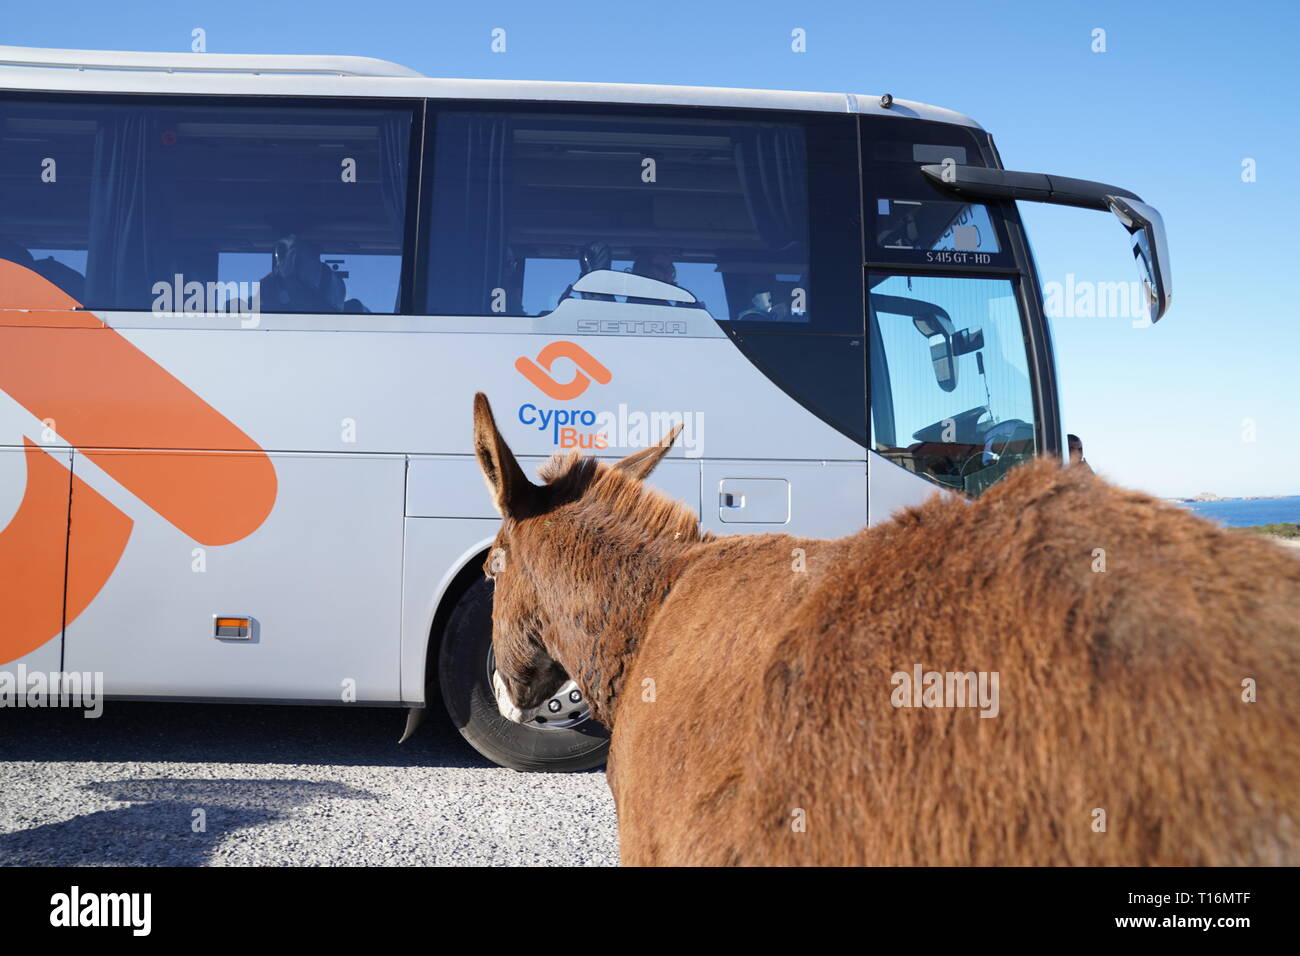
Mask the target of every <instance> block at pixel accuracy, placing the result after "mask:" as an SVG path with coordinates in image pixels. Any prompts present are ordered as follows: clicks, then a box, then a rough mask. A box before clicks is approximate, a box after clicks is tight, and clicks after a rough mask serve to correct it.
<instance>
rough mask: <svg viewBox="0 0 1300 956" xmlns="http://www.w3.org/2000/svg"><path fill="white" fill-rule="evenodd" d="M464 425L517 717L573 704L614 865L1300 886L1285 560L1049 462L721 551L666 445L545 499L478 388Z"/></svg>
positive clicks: (510, 712)
mask: <svg viewBox="0 0 1300 956" xmlns="http://www.w3.org/2000/svg"><path fill="white" fill-rule="evenodd" d="M474 430H475V446H476V451H477V453H478V457H479V460H480V462H481V464H482V466H483V470H484V472H485V474H486V476H487V479H488V484H489V486H490V488H491V490H492V493H493V496H494V498H495V500H496V503H497V507H498V508H499V510H500V511H501V514H502V517H503V519H504V520H503V521H502V525H501V531H500V534H499V535H498V537H497V541H496V545H497V547H499V548H501V549H503V550H502V554H501V555H500V556H501V557H503V558H504V568H502V569H500V570H498V571H497V573H496V574H495V581H496V585H495V599H494V601H495V604H494V609H493V631H494V633H493V642H494V647H495V653H496V660H497V667H498V672H499V679H498V681H497V685H498V700H499V703H500V704H501V707H502V712H503V713H505V714H506V715H507V716H511V717H513V718H514V719H517V720H518V719H525V720H526V719H528V718H529V717H530V716H531V712H532V711H533V710H534V709H535V708H537V707H538V706H539V705H540V704H541V703H542V702H543V701H545V700H546V698H547V697H548V696H549V695H550V694H551V693H552V692H554V691H555V689H556V688H557V687H558V686H559V685H560V684H561V683H562V682H563V681H564V680H566V679H567V676H572V678H573V679H574V680H575V681H577V683H578V685H579V686H580V687H581V688H582V690H583V692H584V693H585V694H586V695H587V697H588V699H589V700H590V702H591V705H592V708H593V712H594V714H595V716H596V718H597V719H599V720H600V721H601V722H602V723H604V724H605V725H606V726H608V727H609V728H610V729H611V730H612V731H613V743H612V746H611V751H610V761H609V769H608V775H609V784H610V787H611V789H612V790H613V794H614V799H615V802H616V804H617V807H618V823H619V840H620V844H621V853H622V860H623V862H624V863H630V864H648V863H666V864H798V863H804V864H835V863H866V864H1057V863H1064V864H1252V863H1268V864H1297V863H1300V561H1297V560H1296V558H1295V557H1294V556H1293V555H1291V554H1289V553H1287V552H1286V551H1284V550H1283V549H1282V548H1280V547H1278V546H1276V545H1274V544H1272V543H1270V542H1267V541H1263V540H1256V539H1255V538H1254V537H1252V536H1250V535H1247V534H1244V533H1240V532H1237V533H1234V532H1228V531H1223V530H1220V529H1218V528H1216V527H1214V526H1212V525H1210V524H1209V523H1207V522H1205V521H1202V520H1200V519H1199V518H1196V517H1194V516H1192V515H1190V514H1187V513H1185V512H1183V511H1181V510H1180V509H1178V508H1176V507H1173V506H1170V505H1165V504H1162V503H1160V502H1158V501H1155V500H1154V499H1152V498H1149V497H1146V496H1144V495H1141V494H1136V493H1134V492H1129V491H1123V490H1120V489H1118V488H1115V487H1112V486H1110V485H1108V484H1106V483H1105V482H1103V481H1102V480H1100V479H1098V478H1096V477H1094V476H1092V475H1091V474H1089V473H1087V472H1085V471H1083V470H1082V469H1078V468H1062V467H1060V466H1058V465H1056V464H1052V463H1048V462H1041V463H1036V464H1032V465H1027V466H1024V467H1021V468H1019V469H1017V470H1016V471H1014V472H1013V473H1012V474H1010V475H1009V476H1008V477H1007V478H1006V479H1005V480H1004V481H1003V482H1002V483H1001V484H999V485H998V486H996V487H994V488H993V489H992V490H990V491H989V492H988V493H987V494H986V495H985V496H984V497H983V498H981V499H979V500H978V501H975V502H973V503H968V502H966V501H961V500H956V499H953V498H946V499H944V498H940V497H938V496H936V497H935V498H932V499H931V500H930V501H929V502H928V503H926V504H925V505H923V506H921V507H919V508H911V509H908V510H907V511H905V512H902V513H901V514H899V515H898V516H897V517H895V518H894V519H893V520H892V521H890V522H888V523H886V524H883V525H880V526H878V527H875V528H871V529H868V530H865V531H862V532H859V533H858V534H854V535H850V536H849V537H846V538H841V539H838V540H833V541H823V540H815V539H808V538H795V537H790V536H788V535H781V534H769V535H756V536H746V537H733V538H713V537H712V536H709V535H705V534H701V533H700V531H699V529H698V525H697V523H696V518H695V515H694V514H693V513H691V512H690V511H689V510H688V509H687V508H685V507H684V506H681V505H679V504H677V503H675V502H673V501H670V500H669V499H668V498H666V497H664V496H662V495H660V494H658V493H657V492H654V491H652V490H650V489H649V488H646V487H645V486H643V485H642V483H641V482H642V479H643V478H645V477H646V475H648V474H649V473H650V471H651V470H652V469H653V468H654V466H655V465H656V464H657V463H658V461H659V459H660V458H662V457H663V455H664V454H665V452H666V451H667V450H668V446H669V444H671V441H672V437H673V436H669V438H668V439H666V440H665V441H664V442H662V443H661V444H660V445H658V446H655V447H652V448H649V449H646V450H645V451H641V452H638V453H636V454H634V455H632V456H630V457H629V458H626V459H624V460H623V461H621V462H619V463H618V464H615V465H608V464H598V463H597V462H596V461H594V460H593V459H590V458H578V457H571V458H568V459H559V458H557V459H553V460H552V461H551V462H550V463H549V464H548V465H547V466H546V467H545V469H544V471H543V473H542V475H543V478H544V479H545V481H546V483H545V484H544V485H541V486H538V485H534V484H532V483H530V482H529V481H528V479H527V478H526V477H525V476H524V473H523V471H522V470H521V469H520V467H519V464H518V463H517V462H516V461H515V458H514V456H513V455H512V454H511V452H510V449H509V448H508V447H507V446H506V443H505V442H504V441H503V440H502V438H501V434H500V433H499V432H498V430H497V428H496V424H495V422H494V421H493V419H492V412H491V409H490V408H489V406H488V402H487V399H486V398H485V397H484V396H483V395H481V394H480V395H478V396H477V397H476V398H475V403H474ZM498 567H499V568H500V565H499V564H498ZM972 705H974V706H972Z"/></svg>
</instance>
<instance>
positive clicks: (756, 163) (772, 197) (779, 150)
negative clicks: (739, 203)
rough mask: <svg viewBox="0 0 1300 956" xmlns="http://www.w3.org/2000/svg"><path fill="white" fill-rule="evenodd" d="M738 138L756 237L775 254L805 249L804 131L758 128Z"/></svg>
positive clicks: (738, 157) (738, 161)
mask: <svg viewBox="0 0 1300 956" xmlns="http://www.w3.org/2000/svg"><path fill="white" fill-rule="evenodd" d="M734 135H735V144H736V145H735V150H736V169H737V171H738V172H739V174H740V182H741V186H742V188H743V189H744V191H745V202H746V204H747V205H748V206H749V214H750V216H751V217H752V218H753V220H754V226H755V228H756V229H757V230H758V234H759V235H760V236H761V237H762V239H763V241H764V242H765V243H767V246H768V248H769V249H770V250H771V251H773V252H792V251H796V250H798V249H801V248H802V247H803V245H804V244H805V243H806V242H807V233H808V172H807V169H808V163H807V156H806V148H805V145H804V135H803V130H801V129H798V128H795V127H785V126H758V127H752V128H749V129H742V130H738V131H737V132H736V133H735V134H734Z"/></svg>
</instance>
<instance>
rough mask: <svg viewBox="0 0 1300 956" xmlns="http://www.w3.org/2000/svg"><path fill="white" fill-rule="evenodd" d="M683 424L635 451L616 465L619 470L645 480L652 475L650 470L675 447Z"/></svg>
mask: <svg viewBox="0 0 1300 956" xmlns="http://www.w3.org/2000/svg"><path fill="white" fill-rule="evenodd" d="M682 427H683V426H682V424H681V423H679V424H678V425H677V426H676V427H675V428H673V430H672V431H670V432H669V433H668V434H667V435H665V436H664V437H663V438H661V439H659V441H657V442H656V443H655V444H653V445H651V446H650V447H649V448H642V449H641V450H640V451H634V452H633V453H632V454H630V455H628V456H627V457H626V458H624V459H623V460H622V461H620V462H619V463H618V464H617V465H615V466H614V467H615V468H617V469H618V470H619V471H625V472H627V473H628V474H629V475H631V476H632V477H633V478H638V479H640V480H641V481H645V480H646V479H647V478H648V477H650V472H652V471H654V470H655V465H657V464H659V462H660V461H661V460H662V459H663V457H664V455H666V454H668V449H669V448H672V447H673V442H674V441H676V439H677V436H678V435H680V434H681V431H682Z"/></svg>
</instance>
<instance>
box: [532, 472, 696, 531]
mask: <svg viewBox="0 0 1300 956" xmlns="http://www.w3.org/2000/svg"><path fill="white" fill-rule="evenodd" d="M538 476H539V477H540V478H541V479H542V480H543V481H544V482H546V490H547V493H548V494H547V498H548V500H547V502H546V505H545V506H544V508H543V510H550V509H551V508H554V507H558V506H559V505H562V504H567V503H569V502H576V501H580V502H581V507H582V509H583V510H584V512H586V511H589V510H595V509H601V510H603V511H606V512H607V513H608V514H609V515H610V516H611V517H613V518H615V519H617V520H620V521H624V522H628V523H631V524H633V525H634V526H636V527H637V528H638V529H639V530H640V531H642V532H643V533H644V534H645V535H647V536H648V537H650V538H671V539H672V540H674V541H677V542H679V543H682V544H693V543H697V542H701V541H712V540H713V539H714V536H713V535H712V534H711V533H709V532H702V531H700V525H699V519H698V517H696V514H695V512H694V511H692V510H691V509H690V508H689V507H687V506H686V505H685V504H683V503H682V502H680V501H677V500H676V499H674V498H670V497H668V496H667V495H666V494H664V493H663V492H661V491H658V490H656V489H654V488H651V487H650V486H649V485H646V484H644V483H643V482H642V481H640V480H639V479H638V478H635V477H633V476H632V475H629V474H628V473H627V472H625V471H622V470H621V469H619V468H615V467H614V466H613V465H610V464H607V463H606V462H603V461H599V460H598V459H595V458H588V457H585V456H583V455H580V454H579V453H577V452H569V453H568V454H567V455H566V454H560V455H552V456H551V458H550V460H549V461H547V462H546V463H545V464H544V465H542V467H541V468H540V469H539V470H538Z"/></svg>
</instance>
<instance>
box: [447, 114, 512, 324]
mask: <svg viewBox="0 0 1300 956" xmlns="http://www.w3.org/2000/svg"><path fill="white" fill-rule="evenodd" d="M513 135H514V124H513V122H512V120H511V119H510V117H508V116H499V115H491V114H484V113H459V114H458V113H444V114H442V115H441V116H439V117H438V120H437V128H436V137H435V141H436V143H437V149H436V156H435V159H434V165H433V222H432V228H431V237H432V238H431V243H430V250H429V301H428V309H429V311H430V312H432V313H440V314H444V315H482V314H485V313H490V312H491V311H492V304H493V294H494V293H493V290H495V289H505V288H506V286H507V282H506V272H507V268H508V262H507V259H508V250H507V248H506V241H507V238H508V235H509V222H508V217H507V212H506V201H507V198H508V196H509V193H510V187H511V178H512V177H511V152H512V149H511V143H512V141H513Z"/></svg>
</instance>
